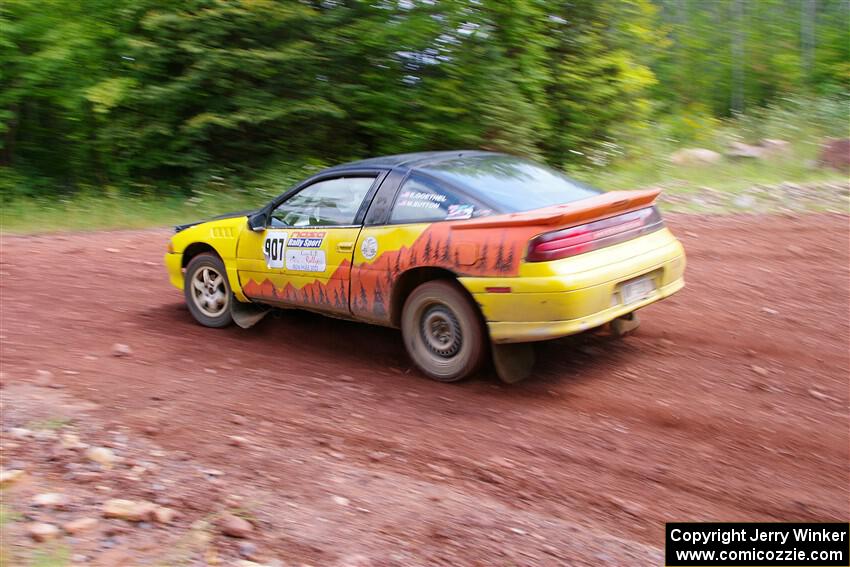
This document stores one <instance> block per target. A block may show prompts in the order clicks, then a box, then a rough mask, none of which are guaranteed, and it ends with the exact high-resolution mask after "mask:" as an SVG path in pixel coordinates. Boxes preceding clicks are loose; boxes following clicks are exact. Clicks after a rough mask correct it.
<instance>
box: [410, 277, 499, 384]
mask: <svg viewBox="0 0 850 567" xmlns="http://www.w3.org/2000/svg"><path fill="white" fill-rule="evenodd" d="M401 332H402V336H403V337H404V346H405V348H407V352H408V354H409V355H410V358H412V359H413V362H415V363H416V366H418V367H419V368H420V369H421V370H422V371H423V372H424V373H425V374H427V375H428V376H429V377H430V378H433V379H434V380H438V381H440V382H454V381H456V380H461V379H463V378H466V377H467V376H469V375H470V374H472V373H473V372H475V371H476V370H478V368H479V367H480V366H481V363H482V361H483V360H484V355H485V354H486V350H487V349H486V345H487V341H486V333H485V330H484V325H483V322H482V320H481V317H480V316H479V313H478V310H477V309H476V307H475V305H474V304H473V303H472V302H471V301H470V300H469V298H468V297H467V296H466V294H464V293H463V291H462V290H461V289H459V287H458V285H457V284H455V283H453V282H450V281H445V280H438V281H431V282H427V283H424V284H422V285H420V286H419V287H417V288H416V289H415V290H413V293H411V294H410V296H409V297H408V298H407V301H405V303H404V309H403V310H402V313H401Z"/></svg>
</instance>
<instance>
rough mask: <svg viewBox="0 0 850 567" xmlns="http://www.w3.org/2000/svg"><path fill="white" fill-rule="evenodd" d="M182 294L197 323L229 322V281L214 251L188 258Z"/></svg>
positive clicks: (214, 324)
mask: <svg viewBox="0 0 850 567" xmlns="http://www.w3.org/2000/svg"><path fill="white" fill-rule="evenodd" d="M205 277H206V279H205ZM196 278H197V281H196ZM213 278H214V279H213ZM183 295H184V297H185V299H186V306H187V307H188V308H189V312H190V313H191V314H192V317H194V318H195V320H196V321H197V322H198V323H200V324H201V325H203V326H205V327H214V328H218V327H226V326H228V325H230V324H231V323H232V322H233V317H232V315H231V314H230V302H231V301H233V295H232V294H231V292H230V282H228V281H227V271H226V270H225V268H224V262H222V261H221V258H219V257H218V256H216V255H215V254H211V253H208V252H205V253H203V254H198V255H197V256H195V257H194V258H192V260H191V261H190V262H189V265H188V266H186V274H185V279H184V284H183Z"/></svg>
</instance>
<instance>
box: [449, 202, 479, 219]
mask: <svg viewBox="0 0 850 567" xmlns="http://www.w3.org/2000/svg"><path fill="white" fill-rule="evenodd" d="M474 210H475V207H473V206H472V205H449V210H448V213H449V214H447V215H446V220H462V219H471V218H472V213H473V211H474Z"/></svg>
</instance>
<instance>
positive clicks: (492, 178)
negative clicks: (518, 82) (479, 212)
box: [422, 154, 602, 213]
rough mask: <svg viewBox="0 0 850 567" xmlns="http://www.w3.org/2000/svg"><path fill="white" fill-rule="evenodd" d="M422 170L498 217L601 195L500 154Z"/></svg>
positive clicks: (551, 171)
mask: <svg viewBox="0 0 850 567" xmlns="http://www.w3.org/2000/svg"><path fill="white" fill-rule="evenodd" d="M422 170H423V171H425V172H426V173H429V174H431V175H433V176H434V177H437V178H439V179H442V180H444V181H447V182H449V183H451V184H454V185H456V186H458V187H461V188H462V189H464V190H465V191H467V192H469V193H470V194H471V195H473V196H475V197H478V198H480V199H481V200H482V201H484V202H486V203H488V204H490V206H492V207H493V208H494V209H496V210H497V211H499V212H501V213H518V212H523V211H531V210H534V209H540V208H543V207H551V206H553V205H561V204H564V203H571V202H573V201H579V200H581V199H586V198H588V197H593V196H594V195H598V194H600V193H602V191H600V190H598V189H595V188H593V187H590V186H588V185H585V184H584V183H581V182H580V181H576V180H575V179H572V178H570V177H568V176H566V175H564V174H563V173H561V172H560V171H557V170H555V169H552V168H549V167H546V166H544V165H540V164H537V163H534V162H533V161H529V160H526V159H523V158H518V157H514V156H508V155H501V154H492V155H473V156H467V157H458V158H454V159H450V160H445V161H440V162H437V163H434V164H429V165H427V166H424V167H422Z"/></svg>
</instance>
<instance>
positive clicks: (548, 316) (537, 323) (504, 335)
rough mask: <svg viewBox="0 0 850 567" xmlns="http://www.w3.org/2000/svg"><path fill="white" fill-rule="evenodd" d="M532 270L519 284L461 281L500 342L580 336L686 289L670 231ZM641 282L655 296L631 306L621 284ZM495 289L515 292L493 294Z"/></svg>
mask: <svg viewBox="0 0 850 567" xmlns="http://www.w3.org/2000/svg"><path fill="white" fill-rule="evenodd" d="M543 264H548V266H544V265H543ZM525 266H526V267H527V270H526V273H522V272H521V273H520V276H518V277H513V278H461V282H462V283H463V284H464V285H465V286H466V288H467V289H468V290H469V291H470V293H472V296H473V297H474V298H475V301H476V302H477V303H478V304H479V306H480V307H481V311H482V313H483V315H484V318H485V320H486V321H487V326H488V327H489V330H490V338H491V340H492V341H493V342H495V343H516V342H531V341H542V340H547V339H554V338H557V337H563V336H566V335H572V334H575V333H579V332H582V331H585V330H587V329H592V328H594V327H598V326H600V325H603V324H604V323H607V322H608V321H611V320H612V319H616V318H617V317H621V316H623V315H626V314H628V313H631V312H632V311H635V310H637V309H640V308H642V307H646V306H647V305H649V304H651V303H654V302H656V301H659V300H661V299H664V298H665V297H668V296H670V295H672V294H674V293H676V292H677V291H679V290H680V289H682V287H684V285H685V282H684V277H683V274H684V269H685V255H684V250H683V248H682V245H681V244H680V243H679V241H678V240H676V238H675V237H674V236H673V235H672V234H671V233H670V232H669V231H667V230H666V229H665V230H662V231H658V232H656V233H653V234H649V235H646V236H643V237H640V238H637V239H634V240H632V241H629V242H625V243H623V244H619V245H616V246H612V247H610V248H604V249H601V250H597V251H594V252H589V253H587V254H583V255H580V256H576V257H574V258H567V259H564V260H558V261H556V262H548V263H540V264H525ZM532 270H533V271H534V272H533V273H531V272H532ZM547 271H548V273H546V272H547ZM638 277H649V278H651V279H652V280H653V282H654V284H655V291H654V292H653V293H652V294H651V295H649V296H647V297H645V298H643V299H641V300H639V301H634V302H631V303H628V304H626V303H625V302H624V299H623V296H622V293H621V289H622V284H623V283H625V282H628V281H630V280H633V279H634V278H638ZM493 288H501V289H500V291H504V289H505V288H509V289H510V290H511V292H510V293H498V292H490V291H488V289H490V290H492V289H493Z"/></svg>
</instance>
